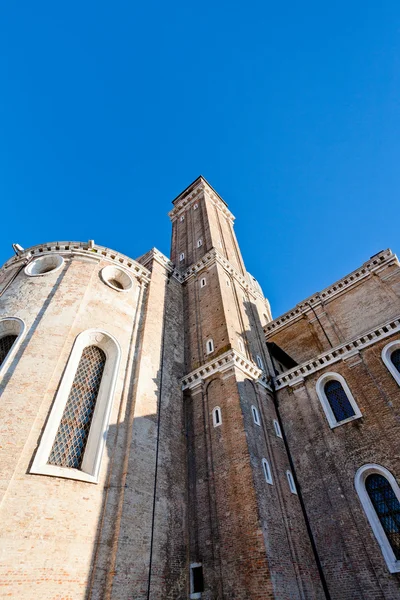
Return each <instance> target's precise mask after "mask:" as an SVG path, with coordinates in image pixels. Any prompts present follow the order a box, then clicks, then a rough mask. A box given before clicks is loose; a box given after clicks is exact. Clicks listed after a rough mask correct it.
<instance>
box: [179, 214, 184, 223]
mask: <svg viewBox="0 0 400 600" xmlns="http://www.w3.org/2000/svg"><path fill="white" fill-rule="evenodd" d="M179 220H180V222H181V223H182V222H183V221H184V220H185V215H182V216H181V218H180V219H179Z"/></svg>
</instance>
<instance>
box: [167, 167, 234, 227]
mask: <svg viewBox="0 0 400 600" xmlns="http://www.w3.org/2000/svg"><path fill="white" fill-rule="evenodd" d="M202 193H205V194H207V196H208V197H209V199H210V200H211V202H212V203H213V204H215V206H216V207H217V208H218V209H219V210H220V211H221V212H222V213H223V214H224V215H225V216H226V217H227V218H228V219H229V220H230V221H231V222H232V223H233V222H234V220H235V217H234V216H233V214H232V213H231V211H230V210H229V209H228V207H227V205H226V203H225V201H224V200H223V199H222V198H221V196H219V195H218V194H217V192H216V191H215V190H213V188H212V187H211V186H210V184H209V183H208V182H207V181H206V180H205V179H204V178H203V177H199V179H198V180H197V182H194V184H192V185H190V186H189V188H187V190H184V191H183V192H182V194H180V195H179V196H178V197H177V198H176V199H175V200H174V208H173V209H172V210H171V211H170V212H169V213H168V216H169V217H170V219H171V221H175V220H176V219H177V218H178V217H179V216H180V214H181V213H182V212H183V211H185V210H186V209H187V208H189V207H190V206H191V205H192V204H194V202H195V200H196V199H198V197H199V196H200V195H201V194H202Z"/></svg>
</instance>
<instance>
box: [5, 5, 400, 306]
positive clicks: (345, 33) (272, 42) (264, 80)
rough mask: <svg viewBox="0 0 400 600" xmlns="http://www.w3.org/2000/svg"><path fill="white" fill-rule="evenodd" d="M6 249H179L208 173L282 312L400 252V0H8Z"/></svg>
mask: <svg viewBox="0 0 400 600" xmlns="http://www.w3.org/2000/svg"><path fill="white" fill-rule="evenodd" d="M0 111H1V117H0V198H1V212H0V219H1V223H2V233H1V239H0V262H3V261H4V260H6V259H7V258H8V257H9V256H10V255H11V254H12V250H11V243H12V242H18V243H20V244H21V245H23V246H24V247H28V246H30V245H35V244H37V243H42V242H48V241H56V240H83V241H85V240H87V239H89V238H94V239H95V241H96V242H97V243H98V244H102V245H105V246H109V247H111V248H114V249H116V250H119V251H120V252H123V253H125V254H128V255H129V256H131V257H133V258H134V257H136V256H139V255H141V254H142V253H144V252H145V251H147V250H148V249H149V248H151V247H152V246H156V247H157V248H159V249H160V250H161V251H162V252H164V253H165V254H167V255H169V244H170V223H169V219H168V217H167V212H168V211H169V210H170V208H171V205H170V202H171V200H172V199H173V198H174V197H175V196H176V195H177V194H178V193H179V192H180V191H182V190H183V189H184V188H185V187H186V186H187V185H188V184H189V183H190V182H191V181H192V180H193V179H195V178H196V177H197V176H198V175H199V174H203V175H204V176H205V177H206V178H207V179H208V181H209V182H210V183H211V185H212V186H213V187H214V188H215V189H216V190H217V191H218V192H219V193H220V195H221V196H222V197H223V198H224V199H225V200H226V201H227V202H228V204H229V207H230V209H231V210H232V212H233V213H234V214H235V215H236V217H237V221H236V233H237V235H238V238H239V242H240V244H241V248H242V252H243V255H244V259H245V263H246V265H247V268H248V270H249V271H250V272H251V273H252V274H253V275H254V276H255V277H256V278H257V279H259V281H260V283H261V285H262V287H263V289H264V292H265V294H266V295H267V296H268V297H269V299H270V301H271V304H272V310H273V314H274V316H278V315H279V314H281V313H282V312H284V311H285V310H288V309H290V308H291V307H292V306H294V305H295V304H296V303H297V302H299V301H301V300H302V299H304V298H305V297H306V296H308V295H310V294H312V293H313V292H316V291H318V290H320V289H322V288H323V287H326V286H327V285H329V284H330V283H333V282H334V281H335V280H336V279H338V278H340V277H341V276H343V275H345V274H346V273H347V272H349V271H351V270H353V269H355V268H356V267H358V266H359V265H360V264H361V263H362V262H364V261H365V260H367V259H368V258H369V257H370V256H371V255H372V254H375V253H376V252H378V251H379V250H381V249H384V248H387V247H391V248H392V249H393V250H394V251H397V252H399V253H400V240H399V235H398V232H399V217H400V215H399V209H398V206H399V202H398V196H399V190H400V166H399V158H400V2H399V1H398V0H387V1H383V2H376V0H374V1H372V0H363V1H358V0H353V1H352V2H349V1H348V0H347V1H346V2H343V1H342V0H337V1H336V2H334V3H332V2H330V3H327V2H321V1H316V0H312V1H309V2H298V1H297V0H296V1H295V0H289V1H288V2H270V1H269V0H267V1H265V0H264V1H257V0H256V1H254V2H248V3H243V2H240V3H239V2H236V1H234V0H233V1H231V2H215V0H214V2H211V1H210V0H205V1H203V2H201V3H197V4H196V3H191V2H187V1H186V2H181V1H175V2H154V1H151V0H150V1H147V2H135V1H133V2H132V1H129V2H128V1H127V0H126V1H124V2H122V1H120V0H113V1H112V2H111V1H109V2H103V1H101V0H96V2H94V1H86V0H85V1H83V2H75V1H73V0H71V1H69V2H54V1H51V2H41V1H40V0H38V1H37V2H32V0H29V2H28V1H20V2H11V1H8V2H7V1H6V2H3V3H2V6H1V8H0Z"/></svg>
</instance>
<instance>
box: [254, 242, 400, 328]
mask: <svg viewBox="0 0 400 600" xmlns="http://www.w3.org/2000/svg"><path fill="white" fill-rule="evenodd" d="M390 265H397V266H399V260H398V258H397V256H396V255H395V254H393V252H392V251H391V250H390V249H388V250H384V251H383V252H379V254H376V255H375V256H373V257H372V258H371V259H370V260H369V261H367V262H365V263H364V264H363V265H361V267H360V268H359V269H356V270H355V271H353V272H352V273H349V274H348V275H346V276H345V277H343V278H342V279H339V281H336V282H335V283H334V284H332V285H331V286H330V287H328V288H325V289H324V290H322V292H317V293H316V294H314V295H313V296H310V297H309V298H306V299H305V300H303V302H301V303H299V304H297V305H296V306H295V308H293V310H290V311H288V312H286V313H284V314H283V315H281V316H280V317H278V318H277V319H274V320H273V321H271V322H270V323H268V325H266V326H265V327H264V332H265V335H266V336H268V335H271V334H274V333H276V332H277V331H279V330H280V329H282V328H284V327H286V326H287V325H288V324H289V323H292V322H293V321H296V320H298V319H300V318H302V317H303V315H304V314H305V313H308V312H311V311H312V308H314V309H315V308H316V307H317V306H320V305H321V304H323V303H325V302H327V301H329V300H330V299H331V298H334V297H335V296H338V295H339V294H342V293H343V292H344V291H346V290H348V289H349V288H351V287H354V286H355V285H358V284H359V282H360V281H362V280H363V279H366V278H367V277H370V275H371V274H372V273H374V272H379V271H381V270H382V269H383V268H386V267H388V266H390Z"/></svg>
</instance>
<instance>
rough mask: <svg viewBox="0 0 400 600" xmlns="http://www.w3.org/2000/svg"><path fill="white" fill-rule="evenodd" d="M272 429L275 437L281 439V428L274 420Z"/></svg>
mask: <svg viewBox="0 0 400 600" xmlns="http://www.w3.org/2000/svg"><path fill="white" fill-rule="evenodd" d="M274 429H275V433H276V437H279V438H281V437H282V431H281V427H280V425H279V423H278V421H277V420H276V419H274Z"/></svg>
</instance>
